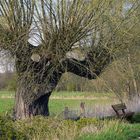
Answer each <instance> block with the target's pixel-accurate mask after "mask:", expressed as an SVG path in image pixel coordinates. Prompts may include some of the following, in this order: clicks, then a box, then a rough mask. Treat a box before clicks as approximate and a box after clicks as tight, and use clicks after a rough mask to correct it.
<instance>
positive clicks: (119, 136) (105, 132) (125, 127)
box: [77, 122, 140, 140]
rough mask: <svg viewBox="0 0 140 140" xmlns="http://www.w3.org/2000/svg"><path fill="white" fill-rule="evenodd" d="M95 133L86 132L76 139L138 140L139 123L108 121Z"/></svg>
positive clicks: (139, 135)
mask: <svg viewBox="0 0 140 140" xmlns="http://www.w3.org/2000/svg"><path fill="white" fill-rule="evenodd" d="M105 125H106V126H104V128H102V130H101V131H98V132H97V133H92V134H86V135H83V136H81V137H79V138H78V139H77V140H139V139H140V138H139V137H140V124H129V123H123V122H109V124H108V125H107V124H105Z"/></svg>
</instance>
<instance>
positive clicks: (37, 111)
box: [15, 87, 51, 119]
mask: <svg viewBox="0 0 140 140" xmlns="http://www.w3.org/2000/svg"><path fill="white" fill-rule="evenodd" d="M25 92H27V90H26V89H25V88H23V87H21V88H19V89H18V90H17V93H16V104H15V117H16V119H25V118H29V117H32V116H36V115H43V116H49V108H48V103H49V97H50V95H51V92H48V93H45V94H43V95H41V96H39V97H38V98H37V99H34V100H33V99H32V101H31V102H30V103H28V102H26V100H25V98H24V97H23V96H24V94H26V93H25ZM44 92H45V91H44ZM32 94H33V93H32ZM38 94H40V93H38Z"/></svg>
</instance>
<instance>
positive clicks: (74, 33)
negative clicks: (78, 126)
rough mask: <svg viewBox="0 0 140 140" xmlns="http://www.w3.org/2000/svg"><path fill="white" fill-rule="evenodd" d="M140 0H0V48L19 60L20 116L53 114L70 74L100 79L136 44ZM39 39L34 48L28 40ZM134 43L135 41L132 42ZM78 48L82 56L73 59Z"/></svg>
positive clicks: (16, 109)
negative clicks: (51, 105) (52, 102)
mask: <svg viewBox="0 0 140 140" xmlns="http://www.w3.org/2000/svg"><path fill="white" fill-rule="evenodd" d="M138 8H139V1H138V0H133V1H132V2H131V1H130V5H129V6H127V3H126V1H125V0H120V1H112V0H91V1H86V0H85V1H84V0H71V1H70V0H57V1H56V0H39V1H36V0H30V1H29V0H12V1H11V0H6V1H0V13H1V20H0V48H1V51H3V50H6V51H9V52H10V54H11V55H12V56H13V57H14V58H15V66H16V72H17V75H18V80H17V81H18V83H17V85H18V88H17V93H16V106H15V112H16V117H17V119H18V118H25V117H29V116H31V115H33V116H34V115H44V116H47V115H49V109H48V101H49V97H50V95H51V93H52V91H53V90H54V89H55V87H56V86H57V84H58V82H59V79H60V78H61V76H62V74H63V73H65V72H71V73H74V74H76V75H79V76H82V77H85V78H88V79H96V78H97V77H98V76H99V75H100V73H102V72H103V70H104V69H105V68H106V67H107V66H108V65H109V64H110V63H111V62H112V61H113V57H114V56H119V54H120V52H122V50H124V49H125V48H128V44H129V46H133V39H134V36H133V34H135V33H130V32H131V30H132V29H133V27H134V26H137V24H139V21H138V14H137V11H138ZM31 36H34V39H36V40H38V39H39V40H40V42H41V43H40V45H39V46H37V47H35V46H33V45H32V44H30V43H29V42H28V40H29V38H30V37H31ZM130 44H131V45H130ZM76 48H79V49H80V51H81V52H82V53H83V55H84V59H83V60H78V59H75V58H68V57H67V55H66V54H67V53H68V52H72V51H73V50H75V49H76Z"/></svg>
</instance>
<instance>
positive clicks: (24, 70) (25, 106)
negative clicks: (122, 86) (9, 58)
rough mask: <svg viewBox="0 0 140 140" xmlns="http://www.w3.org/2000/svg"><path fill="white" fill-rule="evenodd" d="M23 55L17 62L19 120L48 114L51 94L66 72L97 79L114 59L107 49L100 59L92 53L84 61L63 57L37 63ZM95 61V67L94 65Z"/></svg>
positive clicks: (16, 112) (16, 115)
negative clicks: (54, 60)
mask: <svg viewBox="0 0 140 140" xmlns="http://www.w3.org/2000/svg"><path fill="white" fill-rule="evenodd" d="M29 55H30V54H29ZM105 55H106V56H105ZM20 56H21V55H20ZM20 56H19V57H18V59H17V61H16V62H17V63H16V64H17V65H16V66H17V72H18V74H19V80H18V82H19V85H18V89H17V93H16V104H15V117H16V119H24V118H27V117H31V116H35V115H43V116H48V115H49V108H48V103H49V97H50V95H51V93H52V91H53V90H54V89H55V87H56V86H57V84H58V82H59V80H60V78H61V76H62V74H63V73H65V72H71V73H74V74H76V75H79V76H81V77H85V78H88V79H96V78H97V76H99V74H100V73H101V72H102V70H103V69H104V68H105V67H106V66H107V65H108V64H109V63H110V62H111V61H110V55H109V54H108V53H107V52H104V53H102V54H100V57H98V55H97V58H95V57H94V58H95V59H93V57H92V54H91V53H90V54H88V56H87V57H85V60H83V61H79V60H76V59H68V58H66V59H62V60H60V61H59V62H58V63H57V64H54V63H53V62H51V61H50V60H51V59H50V60H48V59H42V60H40V62H33V61H31V60H30V57H28V58H27V56H25V58H27V60H25V59H23V60H22V59H20ZM105 57H106V58H105ZM103 58H105V59H103ZM25 61H27V63H25ZM48 61H50V63H49V64H47V63H48ZM91 63H92V64H93V67H91V65H90V64H91ZM99 64H100V65H99Z"/></svg>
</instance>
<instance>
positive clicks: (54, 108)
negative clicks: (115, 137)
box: [0, 91, 112, 114]
mask: <svg viewBox="0 0 140 140" xmlns="http://www.w3.org/2000/svg"><path fill="white" fill-rule="evenodd" d="M14 95H15V92H9V91H0V112H7V111H9V110H10V109H12V108H13V105H14ZM105 95H106V94H103V96H101V94H99V93H86V92H54V93H52V96H51V97H59V98H60V99H55V98H54V99H50V102H49V108H50V113H51V114H59V113H61V112H62V111H63V110H64V108H65V107H66V106H68V107H69V108H70V109H72V110H77V109H79V108H80V107H79V106H80V103H81V102H85V105H86V106H91V107H92V106H93V107H94V105H95V104H107V103H110V102H111V101H112V95H110V96H111V97H110V98H106V99H101V98H100V97H106V96H105ZM79 97H82V99H78V98H79ZM85 97H89V98H91V97H93V98H94V97H96V98H95V99H94V100H93V99H91V100H86V99H84V98H85ZM107 97H108V96H107ZM63 98H69V99H63ZM71 98H76V99H75V100H72V99H71Z"/></svg>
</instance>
